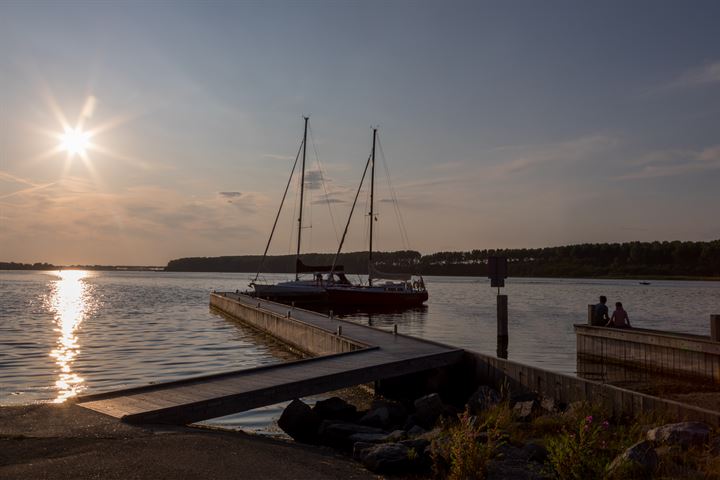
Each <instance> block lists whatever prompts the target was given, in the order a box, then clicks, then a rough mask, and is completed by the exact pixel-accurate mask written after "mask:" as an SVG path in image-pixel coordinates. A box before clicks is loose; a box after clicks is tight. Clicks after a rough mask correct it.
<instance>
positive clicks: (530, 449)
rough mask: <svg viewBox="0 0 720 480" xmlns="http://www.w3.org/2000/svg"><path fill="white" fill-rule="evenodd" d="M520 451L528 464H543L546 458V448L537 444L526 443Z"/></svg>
mask: <svg viewBox="0 0 720 480" xmlns="http://www.w3.org/2000/svg"><path fill="white" fill-rule="evenodd" d="M521 450H522V455H523V457H524V458H525V460H526V461H529V462H535V463H545V460H547V457H548V451H547V448H545V447H544V446H543V445H541V444H539V443H537V442H532V441H531V442H528V443H526V444H525V445H523V447H522V449H521Z"/></svg>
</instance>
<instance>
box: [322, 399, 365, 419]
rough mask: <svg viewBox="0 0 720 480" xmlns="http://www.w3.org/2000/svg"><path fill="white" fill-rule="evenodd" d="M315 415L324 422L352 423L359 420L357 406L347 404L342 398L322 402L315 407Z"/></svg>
mask: <svg viewBox="0 0 720 480" xmlns="http://www.w3.org/2000/svg"><path fill="white" fill-rule="evenodd" d="M313 411H314V412H315V414H316V415H317V416H318V417H320V418H321V419H322V420H343V421H346V422H352V421H354V420H355V419H356V418H357V408H356V407H355V405H351V404H349V403H347V402H346V401H345V400H343V399H342V398H340V397H330V398H328V399H326V400H320V401H319V402H317V403H315V406H314V407H313Z"/></svg>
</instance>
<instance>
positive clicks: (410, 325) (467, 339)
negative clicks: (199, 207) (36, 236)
mask: <svg viewBox="0 0 720 480" xmlns="http://www.w3.org/2000/svg"><path fill="white" fill-rule="evenodd" d="M249 277H250V275H248V274H218V273H206V274H197V273H154V272H81V271H72V270H66V271H62V272H0V404H4V405H7V404H22V403H33V402H38V401H56V402H61V401H64V400H65V399H67V398H69V397H72V396H74V395H77V394H78V393H90V392H98V391H103V390H109V389H115V388H121V387H128V386H135V385H142V384H146V383H150V382H154V381H168V380H174V379H178V378H183V377H187V376H191V375H201V374H207V373H212V372H218V371H223V370H231V369H239V368H246V367H253V366H257V365H262V364H268V363H275V362H282V361H285V360H288V359H289V358H292V357H291V355H290V354H289V353H287V352H286V351H285V350H283V348H282V347H281V346H280V345H278V344H277V343H275V342H273V341H272V340H271V339H269V338H267V337H264V336H259V335H258V334H256V333H254V332H253V331H251V330H248V329H247V328H244V327H243V326H242V325H240V324H238V323H236V322H233V321H230V320H227V319H226V318H224V317H222V316H219V315H216V314H213V313H211V312H210V311H209V309H208V292H210V291H211V290H213V289H216V290H220V291H222V290H233V291H234V290H235V289H240V290H243V289H245V288H246V285H247V283H248V280H249ZM269 278H270V279H273V278H286V276H283V275H278V276H269ZM426 284H427V286H428V290H429V292H430V300H429V302H428V304H427V307H425V308H422V309H417V310H412V311H408V312H404V313H399V314H383V315H379V314H375V315H359V314H358V315H352V316H350V317H349V318H351V319H352V320H355V321H358V322H361V323H366V324H367V323H372V324H373V325H375V326H379V327H386V328H388V329H390V328H392V325H393V324H394V323H397V324H398V328H399V331H400V332H402V333H408V334H410V335H416V336H419V337H423V338H428V339H432V340H437V341H441V342H445V343H449V344H452V345H456V346H460V347H465V348H469V349H473V350H477V351H481V352H486V353H492V354H494V352H495V349H496V343H495V342H496V325H495V294H496V290H494V289H491V288H490V287H489V285H488V282H487V281H486V280H485V279H477V278H468V277H428V278H426ZM503 293H505V294H507V295H508V296H509V316H510V319H509V331H510V344H509V347H508V351H509V358H511V359H515V360H519V361H522V362H527V363H531V364H533V365H538V366H542V367H545V368H548V369H551V370H555V371H561V372H566V373H574V372H575V336H574V334H573V330H572V324H573V323H581V322H584V321H585V319H586V315H587V313H586V311H587V304H588V303H594V302H595V299H596V298H597V296H598V295H600V294H604V295H607V296H608V299H609V302H610V303H614V302H615V301H616V300H620V301H622V302H623V304H624V305H625V307H626V309H627V310H628V312H629V315H630V320H631V322H632V323H633V325H636V326H642V327H647V328H660V329H668V330H676V331H682V332H688V333H698V334H708V331H709V315H710V314H711V313H720V283H715V282H676V281H653V282H652V284H651V285H639V284H638V282H637V281H632V280H624V281H621V280H577V279H574V280H556V279H509V281H508V287H507V288H505V289H503ZM265 412H266V413H261V414H259V416H255V417H253V416H252V415H250V416H249V417H248V416H247V415H246V416H245V417H243V416H234V417H232V418H230V419H228V418H226V419H224V420H222V421H221V423H222V422H224V423H226V424H234V423H238V424H242V423H243V422H245V423H248V422H249V423H250V424H254V425H256V426H257V425H261V424H264V423H266V420H267V419H266V418H265V417H266V416H267V415H272V414H274V413H277V409H272V408H271V409H270V410H267V411H265Z"/></svg>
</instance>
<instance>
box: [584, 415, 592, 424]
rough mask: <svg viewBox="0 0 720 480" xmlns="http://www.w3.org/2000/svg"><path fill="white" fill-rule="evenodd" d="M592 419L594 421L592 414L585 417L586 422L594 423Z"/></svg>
mask: <svg viewBox="0 0 720 480" xmlns="http://www.w3.org/2000/svg"><path fill="white" fill-rule="evenodd" d="M592 421H593V416H592V415H588V416H587V417H585V423H592Z"/></svg>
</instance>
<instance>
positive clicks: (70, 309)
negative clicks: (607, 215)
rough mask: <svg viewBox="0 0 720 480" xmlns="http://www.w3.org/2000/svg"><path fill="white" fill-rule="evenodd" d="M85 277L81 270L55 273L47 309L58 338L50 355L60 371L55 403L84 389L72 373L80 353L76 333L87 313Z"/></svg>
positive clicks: (85, 273)
mask: <svg viewBox="0 0 720 480" xmlns="http://www.w3.org/2000/svg"><path fill="white" fill-rule="evenodd" d="M88 275H89V272H86V271H83V270H65V271H61V272H58V277H59V278H58V280H57V281H55V282H54V283H53V284H52V288H53V292H52V294H51V296H50V308H51V309H52V311H54V312H55V325H56V328H55V331H56V332H57V333H58V339H57V345H56V348H55V349H53V350H52V351H51V352H50V356H51V357H52V358H54V359H55V363H56V364H57V366H58V368H59V371H58V379H57V380H56V381H55V387H56V388H57V397H56V398H55V399H54V400H53V401H54V403H62V402H64V401H65V400H67V399H68V398H71V397H74V396H76V395H77V394H78V393H80V392H82V391H83V390H85V388H86V387H85V384H84V381H85V380H84V379H83V378H82V377H81V376H79V375H78V374H77V373H75V372H73V362H74V361H75V357H77V355H78V353H80V343H79V341H78V337H77V335H76V332H77V330H78V328H79V327H80V324H81V323H82V321H83V320H84V319H85V317H86V316H87V314H88V302H89V292H88V287H87V285H86V283H85V282H84V281H83V280H84V279H85V278H86V277H87V276H88Z"/></svg>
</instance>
